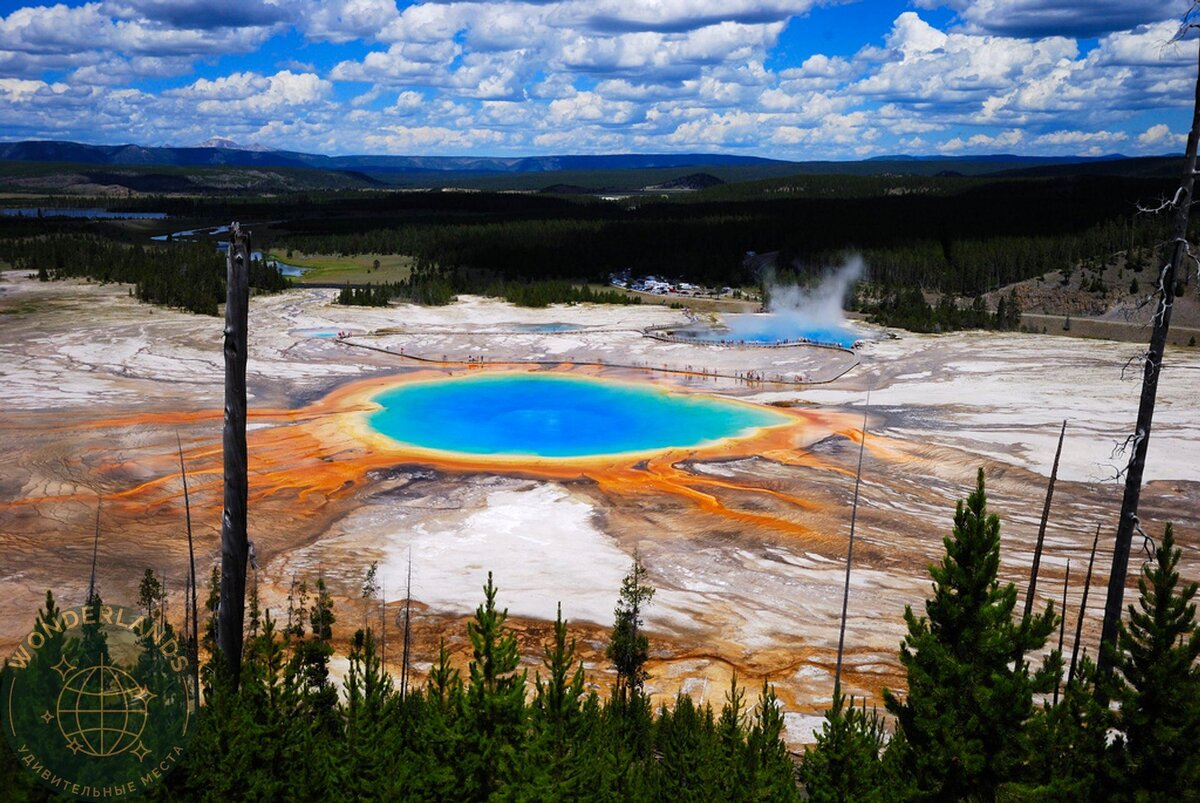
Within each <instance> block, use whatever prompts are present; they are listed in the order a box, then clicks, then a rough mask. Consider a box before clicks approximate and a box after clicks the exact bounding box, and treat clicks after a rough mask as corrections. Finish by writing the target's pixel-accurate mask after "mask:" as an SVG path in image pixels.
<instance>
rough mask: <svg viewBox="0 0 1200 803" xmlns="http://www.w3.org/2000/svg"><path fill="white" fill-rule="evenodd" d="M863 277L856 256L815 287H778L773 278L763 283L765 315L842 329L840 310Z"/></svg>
mask: <svg viewBox="0 0 1200 803" xmlns="http://www.w3.org/2000/svg"><path fill="white" fill-rule="evenodd" d="M862 275H863V261H862V257H861V256H859V255H857V254H855V255H854V256H851V257H850V258H849V259H847V260H846V261H845V262H844V263H842V265H841V266H840V267H837V268H834V269H833V270H832V271H830V272H829V273H828V274H827V275H826V276H825V277H824V278H823V279H822V280H821V282H820V283H819V284H817V285H816V286H815V287H801V286H799V285H795V284H779V283H777V282H776V281H775V277H774V276H768V277H767V281H766V283H765V284H766V288H767V294H768V297H769V298H770V302H769V303H768V306H767V311H768V312H773V313H775V314H776V315H778V316H779V317H781V318H795V319H799V320H802V321H804V322H805V323H807V324H809V325H815V326H843V325H845V324H846V315H845V312H844V311H843V307H844V306H845V304H846V297H847V296H848V295H849V294H850V288H851V287H853V286H854V283H855V282H857V281H858V280H859V279H860V278H862Z"/></svg>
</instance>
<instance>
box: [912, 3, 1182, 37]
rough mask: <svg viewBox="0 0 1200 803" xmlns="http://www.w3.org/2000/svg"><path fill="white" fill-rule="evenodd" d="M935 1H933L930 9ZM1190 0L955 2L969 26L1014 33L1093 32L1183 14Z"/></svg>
mask: <svg viewBox="0 0 1200 803" xmlns="http://www.w3.org/2000/svg"><path fill="white" fill-rule="evenodd" d="M930 5H933V4H932V3H927V4H926V5H925V6H924V7H926V8H928V7H929V6H930ZM1189 5H1190V3H1189V2H1188V0H1087V1H1086V2H1080V0H973V2H969V3H966V2H955V3H954V4H953V7H955V8H957V9H958V11H959V16H960V17H961V18H962V19H963V21H964V22H966V23H967V26H968V29H970V30H973V31H977V32H983V33H994V34H1000V35H1003V36H1014V37H1030V38H1036V37H1043V36H1070V37H1090V36H1098V35H1101V34H1105V33H1111V32H1113V31H1124V30H1128V29H1130V28H1132V27H1134V26H1136V25H1141V24H1143V23H1147V22H1158V21H1160V20H1166V19H1178V18H1179V17H1180V16H1181V15H1182V14H1183V12H1184V11H1185V10H1186V9H1187V7H1188V6H1189Z"/></svg>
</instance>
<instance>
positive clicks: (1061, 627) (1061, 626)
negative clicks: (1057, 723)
mask: <svg viewBox="0 0 1200 803" xmlns="http://www.w3.org/2000/svg"><path fill="white" fill-rule="evenodd" d="M1070 584H1071V559H1070V558H1067V573H1066V574H1064V575H1063V598H1062V611H1061V612H1060V613H1059V614H1058V655H1059V657H1060V658H1061V657H1062V648H1063V636H1065V635H1066V634H1067V586H1069V585H1070ZM1059 673H1060V674H1059V676H1058V677H1057V678H1055V680H1054V702H1053V705H1058V687H1059V686H1061V685H1062V674H1061V673H1062V664H1059Z"/></svg>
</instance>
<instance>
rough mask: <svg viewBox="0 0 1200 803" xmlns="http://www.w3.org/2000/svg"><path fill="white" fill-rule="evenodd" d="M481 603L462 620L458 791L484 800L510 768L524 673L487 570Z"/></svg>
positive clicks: (509, 773) (521, 711) (509, 774)
mask: <svg viewBox="0 0 1200 803" xmlns="http://www.w3.org/2000/svg"><path fill="white" fill-rule="evenodd" d="M483 594H484V602H483V604H482V605H480V606H479V607H478V608H476V609H475V619H474V621H472V622H470V623H469V624H468V625H467V635H468V636H469V637H470V639H471V648H472V658H471V663H470V666H469V668H468V676H469V679H470V683H469V685H468V687H467V691H466V695H465V696H464V697H463V705H464V709H463V712H462V713H463V722H464V725H465V728H466V731H465V736H466V738H465V741H466V747H467V761H466V763H465V764H464V767H463V769H464V777H462V778H461V781H462V782H463V784H464V787H463V790H462V791H463V794H464V795H465V796H467V797H472V798H477V799H485V798H487V797H489V796H491V795H493V794H495V793H496V792H497V791H498V790H499V789H500V788H501V786H502V785H503V784H504V783H505V782H507V781H508V780H509V779H510V778H511V777H512V776H513V773H514V769H515V764H516V761H517V751H518V748H519V747H520V745H521V740H522V736H523V734H522V727H521V726H522V721H523V719H524V714H525V673H524V672H521V673H518V672H517V671H516V670H517V666H518V665H519V664H520V661H521V657H520V654H519V653H518V652H517V638H516V636H515V635H513V633H512V631H511V630H509V629H508V628H506V627H505V626H504V621H505V620H506V619H507V618H508V611H507V610H503V611H498V610H496V587H495V585H493V584H492V573H491V572H488V579H487V584H486V585H485V586H484V587H483Z"/></svg>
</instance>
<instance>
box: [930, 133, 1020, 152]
mask: <svg viewBox="0 0 1200 803" xmlns="http://www.w3.org/2000/svg"><path fill="white" fill-rule="evenodd" d="M1024 139H1025V132H1024V131H1021V130H1020V129H1017V128H1010V129H1009V130H1007V131H1001V132H1000V133H998V134H976V135H974V136H972V137H967V138H966V139H964V138H962V137H954V138H953V139H949V140H947V141H946V142H943V143H942V146H941V150H943V151H947V152H950V153H954V152H957V151H964V150H969V151H972V152H974V153H994V152H995V151H997V150H1003V149H1007V148H1013V147H1015V146H1017V145H1019V144H1021V142H1022V141H1023V140H1024Z"/></svg>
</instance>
